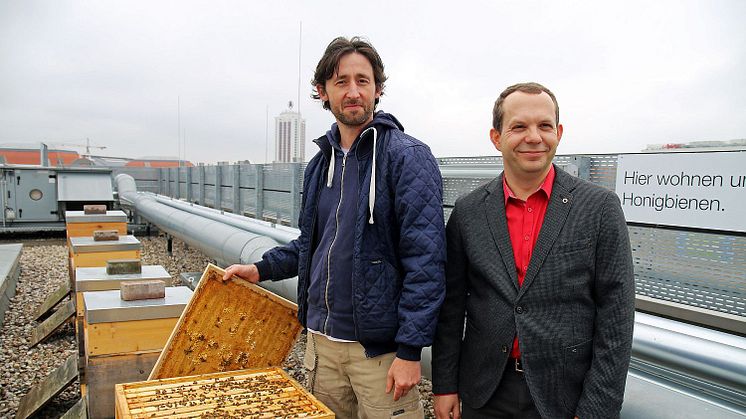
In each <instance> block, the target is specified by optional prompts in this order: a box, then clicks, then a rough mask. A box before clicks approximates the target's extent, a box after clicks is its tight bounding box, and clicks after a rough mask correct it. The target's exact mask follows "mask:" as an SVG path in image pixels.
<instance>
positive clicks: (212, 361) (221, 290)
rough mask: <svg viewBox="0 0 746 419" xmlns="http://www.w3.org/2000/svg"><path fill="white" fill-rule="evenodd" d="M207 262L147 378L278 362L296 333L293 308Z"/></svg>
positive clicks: (289, 303)
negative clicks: (225, 280) (225, 277)
mask: <svg viewBox="0 0 746 419" xmlns="http://www.w3.org/2000/svg"><path fill="white" fill-rule="evenodd" d="M224 272H225V271H223V270H222V269H220V268H218V267H217V266H214V265H208V266H207V268H206V269H205V272H204V273H203V274H202V278H201V279H200V282H199V285H198V286H197V288H196V289H195V290H194V294H193V296H192V299H191V301H190V302H189V304H188V305H187V307H186V309H184V312H183V313H182V315H181V318H179V321H178V323H177V324H176V327H175V328H174V330H173V332H172V334H171V337H170V338H169V339H168V342H167V343H166V346H165V347H164V348H163V352H162V353H161V356H160V358H158V362H157V363H156V365H155V367H154V368H153V372H152V373H151V374H150V377H149V378H148V379H150V380H153V379H160V378H171V377H184V376H190V375H197V374H209V373H214V372H220V371H232V370H243V369H247V368H258V367H270V366H277V365H280V364H281V363H282V362H283V361H284V360H285V358H286V357H287V355H288V353H290V350H291V349H292V346H293V344H294V342H295V339H296V338H297V337H298V334H299V333H300V331H301V325H300V323H299V322H298V318H297V314H298V306H297V305H296V304H294V303H292V302H290V301H288V300H285V299H284V298H282V297H279V296H277V295H275V294H273V293H271V292H269V291H266V290H264V289H263V288H261V287H258V286H256V285H254V284H251V283H249V282H248V281H245V280H242V279H240V278H237V277H233V279H231V280H230V281H227V282H223V281H222V280H221V278H222V277H223V274H224Z"/></svg>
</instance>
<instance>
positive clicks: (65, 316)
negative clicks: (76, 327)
mask: <svg viewBox="0 0 746 419" xmlns="http://www.w3.org/2000/svg"><path fill="white" fill-rule="evenodd" d="M74 318H75V303H73V302H72V301H68V302H67V303H65V304H64V305H62V306H60V308H59V309H57V311H55V312H54V313H52V315H51V316H49V317H48V318H47V319H46V320H44V321H43V322H42V323H41V324H40V325H38V326H36V328H35V329H34V330H33V331H32V332H31V344H30V345H29V348H33V347H34V346H36V345H38V344H39V343H41V342H43V341H44V340H46V339H47V338H48V337H49V336H51V335H52V333H54V331H55V330H57V329H59V328H60V327H62V325H64V324H65V323H67V321H68V320H71V319H74Z"/></svg>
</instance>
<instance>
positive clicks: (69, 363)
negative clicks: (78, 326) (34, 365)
mask: <svg viewBox="0 0 746 419" xmlns="http://www.w3.org/2000/svg"><path fill="white" fill-rule="evenodd" d="M76 378H78V356H77V355H75V354H73V355H70V356H69V357H68V358H67V359H66V360H65V362H64V363H63V364H62V366H60V367H59V368H57V369H56V370H54V371H53V372H52V373H51V374H50V375H48V376H47V377H46V378H44V379H43V380H42V381H41V382H40V383H39V384H37V385H36V386H35V387H33V388H32V389H31V391H29V392H28V393H26V395H25V396H23V398H22V399H21V401H20V403H19V404H18V412H17V413H16V418H27V417H29V416H31V415H33V414H34V413H36V412H37V411H38V410H39V409H41V408H42V407H44V405H46V404H47V403H49V401H50V400H52V399H53V398H54V397H55V396H57V395H58V394H60V393H62V391H63V390H65V388H67V386H69V385H70V384H72V383H73V381H75V379H76Z"/></svg>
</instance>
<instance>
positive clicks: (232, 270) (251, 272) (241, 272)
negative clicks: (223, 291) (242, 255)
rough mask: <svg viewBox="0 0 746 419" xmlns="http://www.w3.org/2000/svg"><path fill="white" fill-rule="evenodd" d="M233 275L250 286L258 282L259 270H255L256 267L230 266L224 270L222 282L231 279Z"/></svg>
mask: <svg viewBox="0 0 746 419" xmlns="http://www.w3.org/2000/svg"><path fill="white" fill-rule="evenodd" d="M233 275H235V276H237V277H239V278H241V279H245V280H247V281H249V282H251V283H252V284H256V283H257V282H259V270H258V269H256V265H231V266H229V267H228V269H226V270H225V275H223V281H227V280H229V279H231V277H232V276H233Z"/></svg>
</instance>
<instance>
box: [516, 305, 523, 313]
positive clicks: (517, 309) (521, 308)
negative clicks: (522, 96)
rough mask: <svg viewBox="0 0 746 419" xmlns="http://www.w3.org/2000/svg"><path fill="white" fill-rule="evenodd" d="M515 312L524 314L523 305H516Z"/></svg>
mask: <svg viewBox="0 0 746 419" xmlns="http://www.w3.org/2000/svg"><path fill="white" fill-rule="evenodd" d="M515 312H516V313H518V314H523V307H522V306H518V307H516V308H515Z"/></svg>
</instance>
